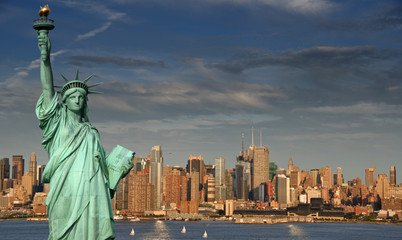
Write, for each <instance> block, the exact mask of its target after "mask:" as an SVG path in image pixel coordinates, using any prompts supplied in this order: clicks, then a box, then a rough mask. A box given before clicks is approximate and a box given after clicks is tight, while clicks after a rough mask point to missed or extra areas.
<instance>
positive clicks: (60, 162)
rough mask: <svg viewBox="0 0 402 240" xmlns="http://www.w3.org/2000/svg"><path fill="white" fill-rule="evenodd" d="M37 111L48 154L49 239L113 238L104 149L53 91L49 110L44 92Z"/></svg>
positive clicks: (91, 130) (93, 132)
mask: <svg viewBox="0 0 402 240" xmlns="http://www.w3.org/2000/svg"><path fill="white" fill-rule="evenodd" d="M36 115H37V117H38V119H39V121H40V124H39V127H40V128H41V129H42V130H43V142H42V145H43V146H44V148H45V149H46V151H47V153H48V155H49V162H48V164H47V165H46V167H45V170H44V172H43V177H42V180H43V182H44V183H50V192H49V194H48V196H47V198H46V202H45V203H46V206H47V209H48V217H49V239H114V236H115V235H114V221H113V211H112V205H111V200H110V199H111V198H110V192H109V182H108V171H107V168H106V162H105V161H106V152H105V151H104V149H103V147H102V145H101V143H100V139H99V133H98V131H97V130H96V129H95V128H94V127H93V126H91V124H89V123H87V122H83V123H77V122H74V121H71V120H70V119H69V117H68V116H67V109H66V106H65V105H64V104H63V103H59V101H58V97H57V95H55V96H54V98H53V100H52V101H51V103H50V105H49V106H48V108H47V109H45V108H44V106H43V95H42V96H41V97H40V98H39V100H38V103H37V106H36Z"/></svg>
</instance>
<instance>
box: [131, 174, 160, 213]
mask: <svg viewBox="0 0 402 240" xmlns="http://www.w3.org/2000/svg"><path fill="white" fill-rule="evenodd" d="M148 175H149V173H148V169H145V170H144V171H142V172H134V171H130V177H129V190H128V209H129V210H130V211H132V212H134V213H135V212H138V213H143V212H144V211H147V210H151V209H152V208H154V206H153V203H154V202H155V201H154V199H155V198H154V195H153V194H154V193H155V191H154V190H153V188H154V185H152V184H151V183H150V182H149V176H148Z"/></svg>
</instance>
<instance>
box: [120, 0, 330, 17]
mask: <svg viewBox="0 0 402 240" xmlns="http://www.w3.org/2000/svg"><path fill="white" fill-rule="evenodd" d="M115 2H117V3H120V4H130V3H138V2H145V1H141V0H115ZM146 2H153V3H155V2H157V3H160V4H164V5H166V4H169V5H171V6H177V5H180V6H182V5H183V4H191V5H194V4H203V5H206V4H209V5H212V6H214V5H217V4H228V5H229V4H230V5H237V6H240V7H246V8H250V9H252V8H255V7H257V8H258V7H261V6H268V7H273V8H276V9H281V10H284V11H288V12H292V13H298V14H305V15H308V14H323V13H326V12H329V11H331V10H332V9H333V8H335V7H336V4H335V3H334V2H332V1H328V0H281V1H278V0H204V1H197V0H193V1H191V0H185V1H181V2H180V4H178V3H177V2H178V1H177V0H175V1H172V0H171V1H169V0H146Z"/></svg>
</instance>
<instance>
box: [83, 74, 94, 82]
mask: <svg viewBox="0 0 402 240" xmlns="http://www.w3.org/2000/svg"><path fill="white" fill-rule="evenodd" d="M93 76H94V75H93V74H92V75H91V76H89V77H87V78H85V80H84V81H83V82H84V83H87V82H88V81H89V79H91V78H92V77H93Z"/></svg>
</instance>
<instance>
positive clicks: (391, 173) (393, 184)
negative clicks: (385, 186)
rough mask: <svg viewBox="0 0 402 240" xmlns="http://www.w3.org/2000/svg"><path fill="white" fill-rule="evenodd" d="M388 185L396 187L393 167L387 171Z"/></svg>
mask: <svg viewBox="0 0 402 240" xmlns="http://www.w3.org/2000/svg"><path fill="white" fill-rule="evenodd" d="M389 178H390V179H389V180H390V181H389V183H390V184H391V186H395V185H396V168H395V166H391V168H390V170H389Z"/></svg>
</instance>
